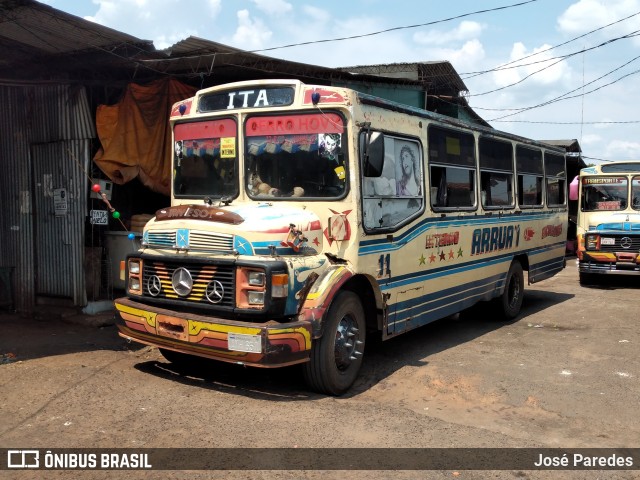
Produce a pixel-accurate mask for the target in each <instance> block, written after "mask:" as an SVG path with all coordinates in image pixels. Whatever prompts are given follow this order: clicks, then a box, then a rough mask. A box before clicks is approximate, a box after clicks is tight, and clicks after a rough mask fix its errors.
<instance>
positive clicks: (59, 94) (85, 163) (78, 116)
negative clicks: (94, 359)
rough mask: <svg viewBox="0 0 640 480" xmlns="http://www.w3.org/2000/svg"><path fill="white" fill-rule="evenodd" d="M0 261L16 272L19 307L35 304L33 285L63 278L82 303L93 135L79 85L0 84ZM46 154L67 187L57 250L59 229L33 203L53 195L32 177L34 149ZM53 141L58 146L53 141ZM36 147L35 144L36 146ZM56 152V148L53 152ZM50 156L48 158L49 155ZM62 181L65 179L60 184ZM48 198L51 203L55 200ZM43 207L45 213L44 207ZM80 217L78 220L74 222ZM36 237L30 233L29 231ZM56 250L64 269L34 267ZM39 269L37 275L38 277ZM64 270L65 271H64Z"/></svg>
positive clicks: (68, 290)
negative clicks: (64, 243) (0, 112)
mask: <svg viewBox="0 0 640 480" xmlns="http://www.w3.org/2000/svg"><path fill="white" fill-rule="evenodd" d="M0 105H1V106H2V108H3V115H0V168H1V169H2V172H3V174H2V175H1V176H0V205H2V208H0V232H2V234H1V235H0V252H1V253H2V255H0V267H3V268H4V269H11V270H12V271H13V296H14V305H15V308H16V309H17V310H19V311H22V312H28V311H31V310H32V309H33V306H34V305H35V301H36V294H37V284H40V285H54V284H61V283H63V284H64V285H66V286H67V287H68V288H63V289H61V290H60V292H65V296H67V295H68V296H69V297H70V298H71V299H72V300H73V302H74V304H75V305H84V304H85V303H86V293H85V282H84V272H83V268H82V261H83V255H84V226H85V217H86V215H87V195H88V191H89V190H88V189H89V185H88V182H89V180H88V177H87V174H86V172H88V171H89V164H90V153H91V152H90V144H91V140H92V139H93V138H95V136H96V135H95V125H94V121H93V115H92V114H91V111H90V107H89V103H88V101H87V96H86V91H85V90H84V88H83V87H76V86H70V85H56V86H6V85H0ZM46 144H52V145H51V148H47V147H44V150H45V151H46V152H48V153H47V155H45V158H44V164H45V166H46V164H47V163H48V162H51V165H49V167H50V169H51V170H52V171H51V174H52V175H55V177H56V178H57V179H58V180H57V183H59V184H60V185H59V186H55V185H53V184H52V185H51V186H52V187H53V188H61V187H64V188H67V189H68V192H69V201H68V216H67V217H66V218H67V220H69V221H67V222H66V224H65V227H64V228H65V238H66V239H67V240H68V241H70V242H72V245H69V248H56V245H58V246H59V243H60V234H59V231H55V229H51V228H46V227H47V223H48V222H49V220H50V219H49V218H48V215H47V214H42V212H38V211H36V209H35V208H34V205H36V204H37V203H38V202H42V201H43V198H41V197H42V196H47V195H49V194H51V189H50V188H49V187H50V185H44V182H45V180H44V179H43V176H41V175H39V176H40V178H36V171H35V169H34V164H33V158H32V151H34V149H40V150H42V149H43V145H46ZM55 144H58V147H56V146H54V145H55ZM37 146H39V147H37ZM52 152H57V153H52ZM52 156H53V157H52ZM63 183H64V185H63ZM36 196H37V197H38V198H36ZM48 200H50V203H51V205H53V198H51V199H48ZM45 213H46V212H45ZM78 219H79V220H78ZM36 231H37V232H39V235H40V236H39V238H38V239H35V238H34V232H36ZM45 256H55V258H56V259H57V261H59V262H60V263H61V264H65V265H70V267H69V268H68V269H67V270H58V271H56V269H55V268H44V269H37V265H36V259H38V258H47V257H45ZM36 271H38V281H37V282H36V277H35V276H36V273H35V272H36ZM63 271H64V275H61V274H60V273H62V272H63Z"/></svg>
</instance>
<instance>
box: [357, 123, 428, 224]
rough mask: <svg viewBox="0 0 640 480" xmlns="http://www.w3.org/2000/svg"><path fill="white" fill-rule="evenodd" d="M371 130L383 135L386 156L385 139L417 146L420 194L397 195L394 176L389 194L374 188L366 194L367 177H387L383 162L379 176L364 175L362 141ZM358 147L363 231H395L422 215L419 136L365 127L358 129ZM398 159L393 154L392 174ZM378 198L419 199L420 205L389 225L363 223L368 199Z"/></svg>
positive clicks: (422, 174)
mask: <svg viewBox="0 0 640 480" xmlns="http://www.w3.org/2000/svg"><path fill="white" fill-rule="evenodd" d="M371 132H378V133H380V134H381V135H382V137H383V139H382V140H383V142H384V144H385V156H386V151H387V140H388V139H389V140H393V142H394V143H395V142H397V141H399V142H408V143H412V144H414V145H415V146H416V147H417V153H418V157H419V158H418V160H417V163H418V165H419V166H420V169H421V177H422V178H421V194H420V195H418V196H415V197H405V196H399V195H398V194H397V190H396V182H397V177H395V176H394V185H393V192H392V193H391V194H386V195H383V194H376V192H375V190H374V193H373V194H367V193H366V191H367V189H370V187H369V184H370V182H369V181H368V179H376V178H386V179H388V177H385V176H384V167H385V165H384V164H383V168H382V172H381V175H380V176H376V177H372V176H366V175H365V172H364V167H363V166H364V152H365V145H364V143H365V142H366V136H367V135H368V134H369V133H371ZM358 148H359V152H358V161H359V165H360V176H359V177H360V202H361V205H362V207H361V208H362V227H363V229H364V231H365V233H368V234H379V233H390V232H395V231H397V230H400V229H401V228H403V227H405V226H406V225H407V224H409V223H411V222H412V221H414V220H415V219H416V218H419V217H421V216H422V215H424V212H425V209H426V195H425V164H424V145H423V144H422V142H421V140H420V138H419V137H415V136H411V135H404V134H401V133H397V132H388V131H382V130H370V131H368V130H366V129H362V130H360V133H359V134H358ZM397 161H398V159H397V158H395V156H394V174H395V173H396V171H397V170H396V166H395V162H397ZM376 199H378V200H379V201H380V202H382V201H384V200H388V201H398V202H400V201H407V202H411V201H419V202H421V205H419V207H418V209H417V210H416V211H415V212H412V213H410V214H409V215H408V216H407V217H406V218H404V219H402V220H401V221H400V222H398V223H396V224H391V225H382V224H381V226H379V227H376V226H371V225H367V224H366V223H365V215H366V212H367V211H368V208H369V207H368V204H369V202H367V201H369V200H376ZM379 206H380V208H382V205H379Z"/></svg>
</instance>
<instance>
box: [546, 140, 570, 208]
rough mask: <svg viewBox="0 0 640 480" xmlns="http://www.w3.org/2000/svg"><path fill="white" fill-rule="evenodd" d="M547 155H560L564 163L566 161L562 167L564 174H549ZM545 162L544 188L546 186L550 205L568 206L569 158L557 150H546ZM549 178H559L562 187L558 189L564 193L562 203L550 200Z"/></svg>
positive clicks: (548, 204) (547, 202) (547, 199)
mask: <svg viewBox="0 0 640 480" xmlns="http://www.w3.org/2000/svg"><path fill="white" fill-rule="evenodd" d="M547 155H548V156H549V157H558V158H561V159H562V161H563V163H564V167H563V169H562V171H561V172H559V173H562V175H560V174H558V175H549V174H548V168H547ZM543 163H544V188H545V201H546V204H547V206H548V207H566V206H567V159H566V157H565V156H564V155H561V154H560V153H555V152H547V151H545V152H544V157H543ZM549 180H557V181H558V183H560V184H561V187H562V188H559V189H558V192H559V193H561V195H562V202H561V203H551V202H550V201H549V191H550V189H549Z"/></svg>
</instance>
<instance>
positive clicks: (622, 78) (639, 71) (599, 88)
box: [489, 57, 640, 122]
mask: <svg viewBox="0 0 640 480" xmlns="http://www.w3.org/2000/svg"><path fill="white" fill-rule="evenodd" d="M637 58H640V57H636V58H634V59H633V60H636V59H637ZM633 60H632V61H633ZM628 63H630V62H628ZM619 68H622V67H619ZM616 70H617V69H616ZM609 73H611V72H609ZM638 73H640V70H634V71H633V72H630V73H627V74H626V75H623V76H622V77H619V78H617V79H615V80H614V81H612V82H609V83H606V84H604V85H601V86H599V87H597V88H594V89H593V90H589V91H588V92H584V93H581V94H579V95H571V96H568V97H567V96H565V95H567V94H564V95H561V96H559V97H556V98H555V99H553V100H549V101H547V102H544V103H540V104H538V105H535V106H533V107H528V108H524V109H522V110H520V111H518V112H514V113H510V114H508V115H503V116H502V117H497V118H494V119H492V120H489V121H490V122H495V121H496V120H501V119H503V118H507V117H511V116H513V115H517V114H518V113H522V112H525V111H527V110H531V109H534V108H539V107H543V106H546V105H550V104H552V103H556V102H560V101H563V100H570V99H572V98H576V97H580V96H584V95H588V94H590V93H594V92H597V91H598V90H601V89H603V88H605V87H609V86H611V85H613V84H615V83H618V82H620V81H621V80H624V79H625V78H627V77H630V76H631V75H636V74H638ZM606 75H608V74H606ZM606 75H603V76H606ZM601 78H602V77H601ZM580 88H581V87H580ZM580 88H577V89H575V90H572V91H574V92H575V91H576V90H579V89H580ZM569 93H571V92H569Z"/></svg>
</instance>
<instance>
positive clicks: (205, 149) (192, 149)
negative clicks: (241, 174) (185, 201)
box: [173, 119, 238, 198]
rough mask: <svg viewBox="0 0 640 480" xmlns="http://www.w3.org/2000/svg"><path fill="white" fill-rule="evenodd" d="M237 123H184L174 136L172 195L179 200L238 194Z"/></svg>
mask: <svg viewBox="0 0 640 480" xmlns="http://www.w3.org/2000/svg"><path fill="white" fill-rule="evenodd" d="M236 134H237V128H236V122H235V120H231V119H222V120H216V121H209V122H196V123H181V124H179V125H176V126H175V128H174V131H173V135H174V140H175V142H174V160H173V169H174V176H173V178H174V180H173V192H174V195H175V196H176V197H177V198H180V197H204V196H208V197H212V198H221V197H227V196H228V197H235V196H237V195H238V180H237V175H236V172H235V165H236Z"/></svg>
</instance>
